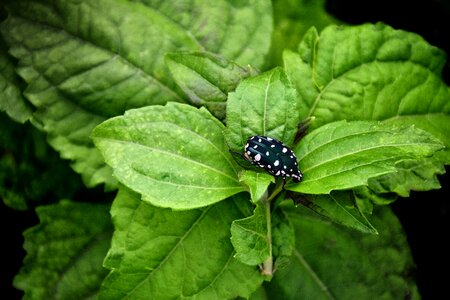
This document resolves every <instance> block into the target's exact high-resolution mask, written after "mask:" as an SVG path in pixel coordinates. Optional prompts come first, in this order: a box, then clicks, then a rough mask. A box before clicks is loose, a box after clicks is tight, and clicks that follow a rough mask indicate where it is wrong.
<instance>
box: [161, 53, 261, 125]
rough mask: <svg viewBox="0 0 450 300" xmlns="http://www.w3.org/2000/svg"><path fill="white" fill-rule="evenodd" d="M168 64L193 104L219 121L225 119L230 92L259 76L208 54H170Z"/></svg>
mask: <svg viewBox="0 0 450 300" xmlns="http://www.w3.org/2000/svg"><path fill="white" fill-rule="evenodd" d="M165 58H166V60H165V61H166V64H167V66H168V67H169V70H170V72H171V74H172V76H173V78H174V79H175V82H176V83H177V84H178V85H179V86H180V88H181V89H182V90H183V91H184V93H185V94H186V95H187V96H188V98H189V100H190V102H191V103H192V104H194V105H196V106H205V107H206V108H208V110H209V111H211V113H213V114H214V116H216V117H217V118H218V119H224V118H225V108H226V100H227V97H228V93H229V92H231V91H234V89H235V88H236V86H237V84H238V83H239V81H241V80H242V79H243V78H245V77H249V76H250V75H253V74H254V73H255V71H254V70H252V69H251V68H250V67H248V68H242V67H240V66H239V65H237V64H235V63H233V62H231V61H228V60H226V59H225V58H224V57H221V56H218V55H215V54H213V53H208V52H190V53H170V54H167V55H166V57H165Z"/></svg>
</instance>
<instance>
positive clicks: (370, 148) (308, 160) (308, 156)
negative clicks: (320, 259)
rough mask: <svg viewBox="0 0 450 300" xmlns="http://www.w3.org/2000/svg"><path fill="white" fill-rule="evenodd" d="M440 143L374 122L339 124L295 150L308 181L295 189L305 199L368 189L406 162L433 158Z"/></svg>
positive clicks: (406, 129)
mask: <svg viewBox="0 0 450 300" xmlns="http://www.w3.org/2000/svg"><path fill="white" fill-rule="evenodd" d="M443 147H444V145H443V144H442V143H441V142H440V140H438V139H436V138H435V137H433V136H432V135H431V134H429V133H427V132H426V131H424V130H420V129H418V128H415V127H412V126H411V127H405V126H395V125H390V124H384V123H379V122H375V121H372V122H369V121H353V122H346V121H339V122H334V123H330V124H327V125H324V126H322V127H320V128H319V129H316V130H314V131H313V132H311V133H310V134H308V135H307V136H306V137H305V138H304V139H303V140H302V141H301V142H300V144H299V145H298V146H297V147H296V148H295V152H296V153H297V157H298V159H299V165H300V169H301V170H302V172H303V175H304V176H303V179H302V182H301V183H300V184H297V185H293V186H292V187H289V189H291V190H293V191H296V192H301V193H305V194H328V193H329V192H330V191H332V190H343V189H351V188H354V187H358V186H363V185H368V179H370V178H374V177H377V176H380V175H384V174H388V173H393V172H395V171H396V164H397V163H399V162H401V161H404V160H406V159H419V158H423V157H427V156H431V155H432V154H433V153H435V152H436V151H438V150H440V149H442V148H443Z"/></svg>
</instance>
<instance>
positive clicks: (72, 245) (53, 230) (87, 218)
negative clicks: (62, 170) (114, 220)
mask: <svg viewBox="0 0 450 300" xmlns="http://www.w3.org/2000/svg"><path fill="white" fill-rule="evenodd" d="M108 210H109V205H104V204H91V203H73V202H70V201H67V200H64V201H61V202H60V203H58V204H53V205H49V206H40V207H39V208H38V209H37V213H38V216H39V219H40V223H39V225H37V226H35V227H33V228H30V229H28V230H27V231H26V232H25V234H24V235H25V245H24V248H25V249H26V250H27V252H28V254H27V256H26V257H25V260H24V267H23V268H22V270H21V271H20V273H19V274H18V275H17V276H16V278H15V279H14V285H15V286H16V287H18V288H21V289H23V290H24V291H25V297H26V298H28V299H45V298H52V297H55V298H60V299H72V298H74V296H75V295H77V297H78V298H80V297H82V298H86V299H89V298H92V299H94V298H95V295H96V293H98V290H99V287H100V283H101V282H102V281H103V279H104V277H105V275H106V274H105V273H106V272H105V269H103V268H102V261H103V258H104V256H105V254H106V252H107V250H108V247H109V245H110V240H111V233H112V226H111V223H110V219H109V213H108ZM92 224H95V225H96V226H92Z"/></svg>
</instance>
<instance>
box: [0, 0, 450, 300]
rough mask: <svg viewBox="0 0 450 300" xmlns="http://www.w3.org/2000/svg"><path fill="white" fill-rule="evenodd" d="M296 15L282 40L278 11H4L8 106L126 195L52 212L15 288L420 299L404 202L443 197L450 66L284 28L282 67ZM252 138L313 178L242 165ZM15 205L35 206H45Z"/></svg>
mask: <svg viewBox="0 0 450 300" xmlns="http://www.w3.org/2000/svg"><path fill="white" fill-rule="evenodd" d="M283 3H284V2H277V3H276V4H275V8H277V9H276V10H275V11H278V13H277V14H276V18H275V20H278V21H277V22H276V23H275V24H272V11H273V10H272V5H271V3H270V2H269V1H248V2H235V1H225V0H223V1H216V2H214V4H210V3H209V2H208V1H199V2H198V3H190V2H168V1H166V2H161V3H160V2H159V1H129V2H126V1H118V0H96V1H62V0H61V1H57V0H54V1H48V2H41V1H25V0H23V1H11V2H9V3H7V4H4V8H5V9H6V11H7V13H8V17H7V19H6V20H5V21H4V22H3V23H2V25H1V33H2V37H3V39H4V44H2V45H0V46H1V51H2V52H1V59H2V61H1V66H2V68H1V70H2V77H0V84H2V85H3V86H4V88H3V89H2V94H1V97H2V98H1V102H0V108H1V109H2V110H4V111H5V112H6V113H7V114H8V115H9V116H10V117H11V118H13V119H14V120H16V121H19V122H25V121H27V120H30V121H31V123H32V124H33V125H34V126H35V127H37V128H38V129H40V130H42V131H44V132H45V133H46V134H47V141H48V144H49V145H51V147H53V148H54V149H55V150H56V151H58V152H59V154H60V155H61V157H63V158H65V159H69V160H71V161H72V168H73V169H74V170H75V171H76V172H77V173H79V174H80V175H81V177H82V179H83V182H84V185H85V186H86V187H94V186H97V185H104V186H105V187H106V189H107V190H110V191H115V190H118V192H117V195H116V197H115V199H114V201H113V203H112V206H111V208H110V207H109V203H108V204H105V203H103V202H102V203H100V202H101V201H91V202H90V203H83V202H80V201H70V200H67V199H66V200H61V201H58V202H56V203H54V204H50V205H45V206H44V205H42V206H38V207H37V208H36V210H37V214H38V216H39V218H40V224H39V225H37V226H36V227H33V228H32V229H30V230H28V231H27V232H26V233H25V238H26V242H25V249H26V250H27V252H28V255H27V257H26V259H25V262H24V267H23V268H22V270H21V271H20V273H19V274H18V275H17V276H16V278H15V286H16V287H18V288H20V289H23V290H24V291H25V295H26V297H28V298H31V299H45V298H48V297H50V296H53V297H56V298H64V299H66V298H91V297H96V296H98V298H100V299H116V298H125V297H128V298H133V299H146V298H148V299H168V298H181V297H183V298H200V299H215V298H216V299H228V298H236V297H245V298H249V297H251V298H252V299H260V298H262V299H264V297H267V298H274V297H278V298H282V299H290V298H292V299H296V298H299V297H300V298H306V299H322V298H323V299H333V298H337V299H348V298H358V299H370V298H377V299H378V298H382V299H398V298H402V297H404V296H405V295H409V296H410V297H411V298H414V299H416V298H419V297H420V296H419V294H418V292H417V288H416V286H415V283H414V281H413V280H412V279H411V278H409V277H408V276H406V275H405V274H406V273H408V270H410V269H411V268H413V265H414V264H413V261H412V259H411V256H410V253H409V249H408V248H407V243H406V239H405V237H404V236H403V233H402V229H401V226H400V224H399V222H398V221H397V219H396V218H395V216H394V215H393V214H392V212H391V211H390V209H389V206H387V204H389V203H391V202H393V201H395V200H396V198H397V197H398V196H403V197H407V196H408V195H409V192H410V191H411V190H422V191H426V190H430V189H435V188H439V187H440V185H439V181H438V180H437V178H436V176H437V175H438V174H443V173H444V165H446V164H449V162H450V152H449V150H448V147H449V145H450V139H449V136H450V134H449V133H450V132H449V128H450V126H449V125H450V115H449V113H450V101H449V99H450V96H449V89H448V86H446V85H445V83H444V82H443V81H442V79H441V74H440V73H441V70H442V67H443V65H444V63H445V54H444V53H443V52H442V51H441V50H439V49H437V48H435V47H432V46H430V45H429V44H428V43H426V42H425V41H424V40H423V39H422V38H421V37H420V36H418V35H416V34H413V33H408V32H405V31H401V30H394V29H392V28H391V27H389V26H386V25H384V24H381V23H380V24H375V25H374V24H365V25H361V26H337V25H330V26H328V27H326V28H324V29H323V30H322V31H321V32H320V34H319V32H318V31H317V29H315V28H314V27H313V28H310V29H309V30H307V31H306V30H302V29H301V28H303V27H302V26H301V23H300V22H299V24H297V25H294V24H292V23H290V22H287V23H283V24H285V25H284V26H286V24H291V25H292V26H293V27H292V28H296V32H298V33H299V34H300V33H301V34H302V39H301V41H300V43H299V44H298V47H296V48H295V49H291V50H288V49H285V50H284V51H283V54H282V57H280V56H279V54H280V53H281V50H282V49H284V48H288V47H291V48H292V45H293V43H296V42H295V39H292V38H289V36H288V32H287V31H286V29H285V28H284V29H282V28H281V27H280V26H281V25H280V24H281V23H282V22H280V20H283V15H282V14H281V13H280V11H282V10H280V9H279V8H280V6H281V5H282V4H283ZM286 3H287V2H286ZM305 7H308V6H305ZM310 9H311V10H314V12H315V14H314V15H315V16H318V15H320V16H322V17H323V18H322V19H321V20H322V21H321V22H324V23H322V25H324V26H325V24H326V23H327V21H326V20H331V18H329V17H328V16H327V15H326V14H325V13H324V12H322V11H321V10H319V9H318V7H315V6H311V7H310ZM305 23H306V24H307V23H308V22H305ZM272 31H273V34H272ZM274 40H276V41H280V45H278V46H277V47H275V46H274V43H273V42H272V41H274ZM293 40H294V42H293ZM270 47H272V48H270ZM8 52H9V54H8ZM10 55H11V56H10ZM280 60H281V61H282V62H283V66H274V65H273V64H275V63H276V62H278V61H280ZM16 63H17V65H16ZM260 70H264V71H260ZM22 80H23V81H24V82H22ZM22 93H23V95H24V97H22ZM302 125H303V126H306V127H307V133H306V135H305V136H304V137H303V138H302V139H301V140H300V141H299V142H298V143H297V141H295V140H296V139H295V137H296V136H297V135H298V131H299V126H300V127H301V126H302ZM5 128H6V127H4V128H1V129H2V130H4V131H5V132H6V133H8V132H9V131H8V130H7V129H5ZM252 135H267V136H270V137H274V138H277V139H279V140H281V141H283V142H284V143H286V144H287V145H289V146H290V147H291V149H292V150H293V151H294V152H295V153H296V155H297V157H298V163H299V167H300V169H301V171H302V173H303V178H302V181H301V182H300V183H294V182H289V181H288V182H287V184H286V185H284V184H283V181H282V180H281V179H277V180H275V178H274V177H272V176H270V175H269V174H267V173H265V172H263V170H262V169H261V170H259V171H260V172H255V171H254V170H252V169H246V168H245V167H243V166H241V164H239V163H238V161H237V160H236V158H235V157H234V156H233V155H232V153H231V152H236V151H238V152H239V151H243V147H244V144H245V142H246V140H247V139H248V138H249V137H250V136H252ZM5 137H6V138H5V145H7V144H6V141H8V140H10V139H11V136H9V137H10V138H8V136H7V135H6V134H5ZM11 147H12V148H13V147H14V146H11ZM41 147H45V146H41ZM5 149H9V148H7V147H5ZM46 151H47V150H46ZM5 153H6V152H5ZM31 156H33V155H31ZM44 157H45V156H44ZM10 161H11V159H10V156H8V155H3V157H2V162H8V163H4V165H5V167H4V168H5V169H8V170H9V169H11V168H14V163H10ZM44 161H45V158H44ZM49 162H50V161H48V163H49ZM26 165H27V166H29V167H30V168H32V166H33V162H32V161H30V162H29V163H28V164H26ZM62 170H64V169H62ZM256 171H258V170H256ZM19 173H20V172H19ZM55 173H57V174H55V176H62V174H63V171H61V172H60V171H55ZM66 176H67V177H66V178H65V179H66V180H68V181H71V178H72V177H73V178H77V177H76V175H75V174H71V173H70V174H69V175H66ZM17 180H18V181H19V182H20V181H21V180H23V179H21V178H18V179H17ZM60 184H61V183H59V181H57V182H56V183H53V184H49V185H48V187H47V188H48V189H49V190H53V189H54V188H55V186H57V185H60ZM41 185H45V184H43V183H41ZM16 186H19V187H20V186H21V185H16ZM7 187H8V186H7V185H6V184H4V185H3V189H4V190H6V191H7V192H11V191H10V190H8V189H7ZM80 189H82V188H80ZM43 190H45V187H44V188H43ZM0 191H2V190H0ZM83 191H84V193H89V190H86V189H84V190H83ZM14 193H15V194H19V195H22V194H21V193H20V188H19V189H16V190H14ZM71 194H73V192H72V191H71V192H70V193H68V194H64V192H61V193H58V194H57V197H60V198H67V197H71ZM8 195H11V194H7V193H6V192H3V191H2V198H5V200H7V201H5V203H8V205H10V206H15V207H16V208H21V209H23V208H25V207H27V205H28V206H35V205H36V204H35V203H36V201H37V200H36V199H35V198H37V199H39V197H42V196H41V195H45V192H41V193H38V194H37V195H33V196H35V197H34V198H33V199H32V200H33V201H30V202H29V203H26V199H29V198H30V197H29V196H26V197H25V196H23V195H22V197H16V198H11V197H8ZM17 198H20V202H15V201H14V199H17ZM81 200H84V199H81ZM99 200H102V199H99ZM292 200H293V201H292ZM17 201H19V200H17ZM46 202H48V201H46ZM294 204H297V205H294ZM299 204H301V205H299ZM307 208H308V209H307ZM109 209H110V214H111V217H112V222H111V221H110V215H109ZM314 212H315V213H314ZM317 213H318V214H317ZM111 223H112V224H111ZM230 238H231V240H230ZM102 260H103V266H102ZM80 279H82V280H80Z"/></svg>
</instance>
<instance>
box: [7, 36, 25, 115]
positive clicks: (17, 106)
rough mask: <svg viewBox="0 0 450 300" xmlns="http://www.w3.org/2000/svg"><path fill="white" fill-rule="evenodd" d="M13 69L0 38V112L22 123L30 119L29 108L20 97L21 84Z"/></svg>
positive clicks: (10, 58)
mask: <svg viewBox="0 0 450 300" xmlns="http://www.w3.org/2000/svg"><path fill="white" fill-rule="evenodd" d="M14 67H15V66H14V62H13V59H12V57H11V56H10V55H9V54H8V53H7V47H6V45H5V42H4V41H3V39H2V38H1V37H0V112H1V111H4V112H6V113H7V114H8V116H10V117H11V118H12V119H13V120H15V121H17V122H20V123H24V122H25V121H27V120H28V119H30V117H31V107H30V104H29V103H28V102H26V101H25V99H24V98H23V96H22V93H21V91H20V88H21V87H20V86H21V82H20V80H19V77H18V76H17V74H16V73H15V71H14Z"/></svg>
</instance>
